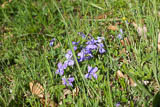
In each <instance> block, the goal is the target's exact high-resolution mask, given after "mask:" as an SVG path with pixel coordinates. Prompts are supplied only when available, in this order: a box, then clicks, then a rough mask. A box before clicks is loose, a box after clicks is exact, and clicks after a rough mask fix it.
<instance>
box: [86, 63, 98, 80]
mask: <svg viewBox="0 0 160 107" xmlns="http://www.w3.org/2000/svg"><path fill="white" fill-rule="evenodd" d="M97 70H98V68H97V67H95V68H92V67H91V66H88V73H87V74H86V75H85V78H90V79H91V78H92V76H93V77H94V78H95V79H97V74H96V72H97Z"/></svg>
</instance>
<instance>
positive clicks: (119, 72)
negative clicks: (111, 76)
mask: <svg viewBox="0 0 160 107" xmlns="http://www.w3.org/2000/svg"><path fill="white" fill-rule="evenodd" d="M116 75H117V77H118V78H125V76H124V75H123V73H122V72H121V71H120V70H118V71H117V72H116Z"/></svg>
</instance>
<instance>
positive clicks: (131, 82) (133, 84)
mask: <svg viewBox="0 0 160 107" xmlns="http://www.w3.org/2000/svg"><path fill="white" fill-rule="evenodd" d="M129 85H130V86H132V87H136V86H137V84H136V83H135V82H134V81H133V79H132V78H130V77H129Z"/></svg>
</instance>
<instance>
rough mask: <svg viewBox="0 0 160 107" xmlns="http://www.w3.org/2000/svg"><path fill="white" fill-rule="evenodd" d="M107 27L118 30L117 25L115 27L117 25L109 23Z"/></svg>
mask: <svg viewBox="0 0 160 107" xmlns="http://www.w3.org/2000/svg"><path fill="white" fill-rule="evenodd" d="M108 29H109V30H113V31H115V30H118V27H117V25H109V26H108Z"/></svg>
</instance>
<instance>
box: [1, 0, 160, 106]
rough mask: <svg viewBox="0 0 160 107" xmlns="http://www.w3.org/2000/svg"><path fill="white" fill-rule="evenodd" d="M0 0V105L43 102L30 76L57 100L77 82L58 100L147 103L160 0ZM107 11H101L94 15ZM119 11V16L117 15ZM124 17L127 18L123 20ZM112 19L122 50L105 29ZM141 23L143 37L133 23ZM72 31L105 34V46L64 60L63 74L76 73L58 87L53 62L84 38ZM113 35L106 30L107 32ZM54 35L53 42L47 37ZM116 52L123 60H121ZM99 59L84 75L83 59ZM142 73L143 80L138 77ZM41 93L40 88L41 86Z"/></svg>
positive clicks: (153, 87) (157, 60)
mask: <svg viewBox="0 0 160 107" xmlns="http://www.w3.org/2000/svg"><path fill="white" fill-rule="evenodd" d="M5 2H6V1H5V0H2V1H0V105H1V106H3V107H5V106H15V107H17V105H18V106H34V107H36V106H43V105H42V104H41V102H40V98H38V97H36V96H34V95H32V93H31V91H30V88H29V83H30V82H31V81H38V82H39V83H41V85H42V86H43V88H44V90H45V94H46V93H49V94H50V98H51V100H53V101H54V102H56V103H59V102H60V101H61V97H62V96H63V94H64V93H63V90H64V89H65V88H67V89H69V90H71V91H73V89H74V88H75V87H78V88H79V90H80V91H79V93H78V95H77V96H75V97H72V96H71V95H68V96H67V97H66V98H65V99H63V103H62V105H60V106H80V107H81V106H89V107H92V106H95V107H97V106H109V107H114V106H115V105H116V104H117V103H118V102H120V104H121V106H122V107H123V106H131V107H137V106H142V105H143V106H146V107H147V106H150V105H152V102H153V96H155V95H156V93H157V92H158V91H159V88H160V87H159V81H160V72H159V71H160V67H159V66H158V65H159V64H160V57H159V56H160V54H159V53H158V52H157V40H158V33H159V28H160V26H159V24H160V21H159V18H160V16H158V11H159V10H160V7H159V5H160V1H159V0H141V1H134V0H90V1H83V0H79V1H78V0H68V1H66V0H54V1H53V0H48V1H45V0H38V1H32V0H22V1H19V0H12V1H11V2H8V1H7V2H6V4H5V6H4V7H3V6H2V4H4V3H5ZM102 14H106V16H107V18H106V19H97V17H98V16H99V15H102ZM124 18H125V19H124ZM125 21H128V22H129V23H130V24H126V22H125ZM117 22H120V23H121V24H119V25H117V26H118V28H119V29H120V28H122V29H123V32H124V34H123V37H128V38H129V40H130V42H131V44H130V45H127V46H126V50H127V51H128V53H129V56H128V55H127V54H125V53H124V54H120V53H119V51H120V50H122V48H124V46H123V45H122V44H121V43H120V40H119V39H118V38H117V37H116V36H117V35H118V34H119V31H113V30H109V29H107V28H108V26H109V25H110V24H112V25H114V24H116V23H117ZM133 22H135V23H137V24H140V26H144V24H145V25H146V27H147V38H145V37H144V36H139V35H138V33H137V31H136V29H135V28H134V27H133V25H132V23H133ZM78 32H84V34H86V35H87V34H91V35H93V37H97V36H103V37H105V41H104V44H105V49H106V51H107V52H106V53H105V54H103V55H99V54H98V55H96V57H94V58H92V59H91V60H87V61H84V62H82V63H78V62H77V61H76V64H75V65H74V67H73V68H68V69H67V71H66V72H65V76H66V77H69V75H71V76H74V77H75V82H74V84H73V85H74V86H73V88H72V87H65V86H64V85H63V84H62V77H60V76H59V75H56V74H55V71H56V69H57V64H58V62H60V61H64V55H65V53H66V52H67V50H68V49H72V51H73V53H74V58H75V59H76V55H77V53H76V52H74V50H73V46H72V43H71V42H72V41H79V40H80V41H81V43H83V40H82V39H81V37H80V36H79V35H78ZM111 35H112V36H111ZM52 38H56V41H55V43H54V46H55V45H56V44H58V43H60V47H58V48H56V49H54V48H53V47H54V46H53V47H50V46H49V41H50V40H51V39H52ZM120 58H123V59H124V60H126V61H128V62H126V63H123V62H121V61H120ZM88 65H91V66H93V67H95V66H97V67H98V73H97V74H98V79H97V80H95V79H92V80H89V79H85V78H84V74H86V73H87V66H88ZM118 70H120V71H122V72H123V73H124V74H126V75H128V76H129V77H131V78H132V79H133V80H134V81H135V82H136V83H137V86H136V87H132V86H130V85H129V84H128V83H127V80H126V79H124V78H117V77H116V72H117V71H118ZM143 81H149V84H148V85H145V84H144V82H143ZM46 95H47V94H46Z"/></svg>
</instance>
